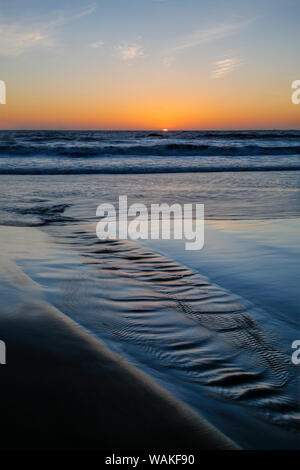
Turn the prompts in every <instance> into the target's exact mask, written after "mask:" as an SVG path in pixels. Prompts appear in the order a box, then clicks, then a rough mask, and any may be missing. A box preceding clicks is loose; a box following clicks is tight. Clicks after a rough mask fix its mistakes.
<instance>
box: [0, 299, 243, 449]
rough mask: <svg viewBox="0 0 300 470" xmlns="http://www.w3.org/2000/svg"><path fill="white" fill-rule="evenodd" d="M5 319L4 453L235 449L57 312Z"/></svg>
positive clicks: (23, 310) (38, 306)
mask: <svg viewBox="0 0 300 470" xmlns="http://www.w3.org/2000/svg"><path fill="white" fill-rule="evenodd" d="M7 313H9V312H5V315H1V320H0V332H1V339H2V340H4V341H5V342H6V345H7V364H6V365H2V366H0V379H1V400H0V416H1V430H2V431H1V439H0V448H1V449H14V450H22V449H33V450H40V449H45V450H48V449H53V450H57V449H62V450H69V449H70V450H71V449H75V450H89V449H91V450H102V451H106V450H112V451H116V452H117V451H122V450H127V451H128V450H129V449H131V450H139V449H140V450H145V451H148V450H151V449H152V450H153V449H160V450H164V451H166V450H171V449H176V451H177V453H178V452H179V451H180V450H185V449H190V450H194V451H195V450H197V451H198V450H201V449H232V448H235V446H234V445H233V444H232V442H231V441H229V440H227V439H226V438H225V436H224V435H222V434H221V433H219V432H218V431H217V430H216V429H215V428H213V427H211V426H210V425H209V424H208V423H207V422H206V421H204V420H201V419H200V418H199V417H198V415H196V414H195V413H194V412H193V411H192V410H190V409H189V408H188V407H186V406H185V405H183V404H182V403H180V402H178V401H176V400H175V399H174V398H173V397H172V396H171V395H170V394H169V393H167V392H166V391H165V390H163V389H162V388H161V387H159V386H158V385H156V384H154V383H153V382H152V381H151V380H150V379H149V378H148V377H147V376H146V375H144V374H143V373H140V372H139V371H137V370H136V369H135V368H134V367H132V366H131V365H129V364H128V363H127V362H125V361H124V360H123V359H122V358H120V357H119V356H116V355H114V354H112V353H111V352H110V351H109V350H107V349H106V348H105V347H104V346H102V345H101V343H100V342H98V341H97V340H96V339H94V338H93V337H92V335H90V334H88V333H87V332H85V331H84V330H83V329H81V328H80V327H77V325H76V324H75V323H74V322H72V321H71V320H70V319H68V318H67V317H64V316H63V315H62V314H61V313H60V312H59V311H58V310H56V309H55V308H54V307H52V306H50V305H49V304H47V303H45V302H43V301H38V300H36V301H32V300H31V301H28V302H27V303H26V302H25V303H23V304H22V305H21V306H20V307H19V308H18V309H17V310H14V311H13V312H10V314H9V315H7Z"/></svg>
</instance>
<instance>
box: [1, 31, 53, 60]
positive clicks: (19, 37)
mask: <svg viewBox="0 0 300 470" xmlns="http://www.w3.org/2000/svg"><path fill="white" fill-rule="evenodd" d="M0 36H1V41H0V55H8V56H18V55H20V54H22V52H25V51H27V50H30V49H32V48H34V47H35V46H37V45H43V46H51V45H53V42H52V40H51V38H50V36H49V34H48V32H47V28H42V27H40V28H39V27H36V28H34V29H32V28H30V29H29V28H26V26H24V25H21V24H0Z"/></svg>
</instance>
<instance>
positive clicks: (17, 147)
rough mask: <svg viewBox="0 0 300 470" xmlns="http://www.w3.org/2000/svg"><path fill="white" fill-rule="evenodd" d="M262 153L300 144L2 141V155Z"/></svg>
mask: <svg viewBox="0 0 300 470" xmlns="http://www.w3.org/2000/svg"><path fill="white" fill-rule="evenodd" d="M260 155H262V156H263V155H300V145H280V146H270V145H261V144H252V145H240V144H238V145H216V144H197V143H195V144H193V143H184V142H180V143H176V142H172V143H169V142H168V143H164V144H159V145H150V144H147V145H128V144H126V145H101V146H98V145H97V146H95V145H76V144H72V145H70V144H69V145H67V144H64V145H55V146H53V145H49V143H45V144H43V145H42V144H40V145H29V144H25V143H24V144H14V145H0V158H1V157H20V156H22V157H31V156H40V157H43V156H45V157H70V158H91V157H94V158H97V157H98V158H99V157H109V156H113V157H115V156H118V157H122V156H158V157H159V156H161V157H165V156H173V157H177V156H178V157H184V156H211V157H213V156H228V157H234V156H260Z"/></svg>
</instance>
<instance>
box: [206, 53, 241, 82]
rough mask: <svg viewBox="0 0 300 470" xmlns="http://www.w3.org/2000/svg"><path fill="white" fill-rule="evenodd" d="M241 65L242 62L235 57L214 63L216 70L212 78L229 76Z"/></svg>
mask: <svg viewBox="0 0 300 470" xmlns="http://www.w3.org/2000/svg"><path fill="white" fill-rule="evenodd" d="M240 63H241V60H239V59H237V58H235V57H233V58H228V59H222V60H218V61H217V62H215V63H214V70H213V72H212V78H214V79H218V78H222V77H223V76H224V75H227V74H229V73H231V72H233V70H235V69H236V68H237V67H238V66H239V65H240Z"/></svg>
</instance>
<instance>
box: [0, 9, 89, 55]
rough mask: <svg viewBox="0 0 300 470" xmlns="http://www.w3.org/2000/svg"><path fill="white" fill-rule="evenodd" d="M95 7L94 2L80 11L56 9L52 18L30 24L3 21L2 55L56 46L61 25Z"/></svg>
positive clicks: (1, 28) (0, 33)
mask: <svg viewBox="0 0 300 470" xmlns="http://www.w3.org/2000/svg"><path fill="white" fill-rule="evenodd" d="M95 9H96V4H95V3H92V4H90V5H89V6H87V7H85V8H84V9H81V10H79V11H72V12H70V11H56V12H54V13H53V15H51V19H50V20H47V21H46V22H45V21H43V19H40V20H39V21H33V22H31V23H30V24H29V23H28V22H25V21H21V22H17V23H5V22H1V23H0V38H1V40H0V55H5V56H19V55H21V54H23V53H24V52H27V51H30V50H32V49H34V48H36V47H38V46H43V47H51V46H54V45H55V33H56V31H57V29H58V28H59V27H61V26H63V25H64V24H66V23H70V22H72V21H76V20H78V19H79V18H82V17H84V16H88V15H90V14H91V13H93V11H94V10H95Z"/></svg>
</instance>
